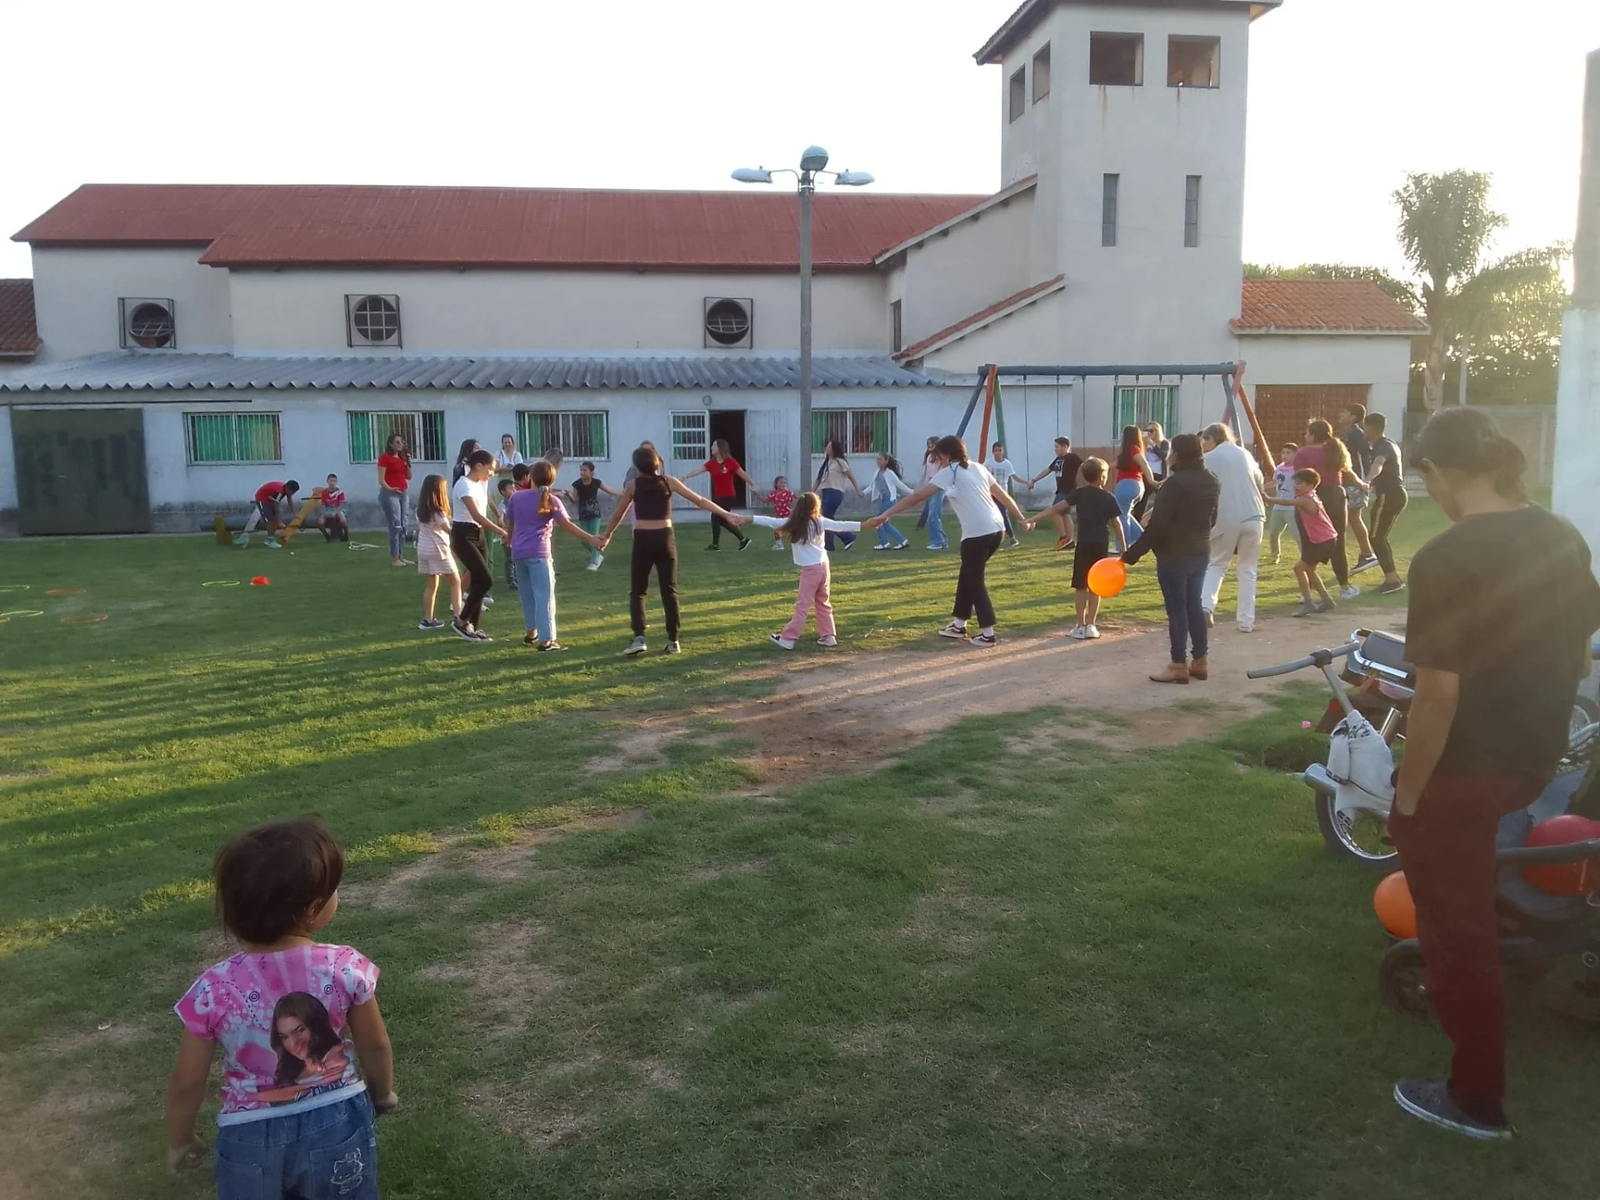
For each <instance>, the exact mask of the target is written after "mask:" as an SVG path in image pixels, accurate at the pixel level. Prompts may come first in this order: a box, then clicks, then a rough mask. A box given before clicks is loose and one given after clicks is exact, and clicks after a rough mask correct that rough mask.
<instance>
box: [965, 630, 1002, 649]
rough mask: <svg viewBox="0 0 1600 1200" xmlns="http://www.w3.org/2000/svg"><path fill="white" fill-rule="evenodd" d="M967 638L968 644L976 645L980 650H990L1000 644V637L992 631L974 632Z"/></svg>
mask: <svg viewBox="0 0 1600 1200" xmlns="http://www.w3.org/2000/svg"><path fill="white" fill-rule="evenodd" d="M967 640H968V644H969V645H973V646H976V647H977V648H978V649H980V650H992V649H994V647H996V646H998V645H999V644H1000V639H999V638H997V637H995V635H994V634H992V633H979V634H975V635H974V636H972V637H971V638H969V639H967Z"/></svg>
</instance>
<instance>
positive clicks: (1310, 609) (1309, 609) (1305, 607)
mask: <svg viewBox="0 0 1600 1200" xmlns="http://www.w3.org/2000/svg"><path fill="white" fill-rule="evenodd" d="M1321 611H1322V610H1321V609H1320V608H1318V607H1317V606H1316V605H1315V604H1313V603H1311V601H1309V600H1302V601H1301V602H1300V607H1299V608H1297V609H1295V610H1294V611H1293V612H1292V613H1290V614H1289V615H1290V616H1291V617H1314V616H1316V615H1317V614H1318V613H1319V612H1321Z"/></svg>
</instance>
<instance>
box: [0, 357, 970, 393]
mask: <svg viewBox="0 0 1600 1200" xmlns="http://www.w3.org/2000/svg"><path fill="white" fill-rule="evenodd" d="M812 380H813V382H814V384H815V386H817V387H819V388H868V387H928V386H931V385H934V384H937V383H939V382H941V380H940V379H937V378H930V377H929V376H927V375H924V374H918V373H917V372H914V371H908V370H906V369H905V368H904V367H901V366H898V365H897V364H896V363H895V362H893V361H892V360H891V359H889V358H886V357H885V358H866V357H863V358H834V357H828V356H821V357H818V358H815V359H813V360H812ZM799 385H800V361H799V359H798V358H792V357H761V358H753V357H752V358H746V357H733V356H729V357H726V358H723V357H705V358H499V357H480V358H463V357H434V356H429V355H414V354H411V355H400V356H389V357H371V358H331V357H330V358H321V357H302V358H268V357H257V356H254V355H234V354H170V353H162V352H156V353H150V352H140V351H122V352H118V353H112V354H97V355H93V356H91V357H89V358H78V359H72V360H70V361H67V362H60V363H50V364H48V365H45V366H39V367H30V368H27V369H25V370H21V371H13V372H10V373H8V374H6V375H0V392H57V391H65V392H105V391H243V390H256V389H260V390H267V389H280V390H290V389H297V388H311V389H321V388H335V389H337V388H457V389H512V390H526V389H539V388H572V389H580V388H597V389H605V390H627V389H632V388H710V389H715V388H789V387H799Z"/></svg>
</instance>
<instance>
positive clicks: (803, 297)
mask: <svg viewBox="0 0 1600 1200" xmlns="http://www.w3.org/2000/svg"><path fill="white" fill-rule="evenodd" d="M816 191H817V176H816V172H814V171H807V170H802V171H801V172H800V480H801V484H802V486H803V487H804V488H810V486H811V198H812V197H813V196H814V195H815V194H816Z"/></svg>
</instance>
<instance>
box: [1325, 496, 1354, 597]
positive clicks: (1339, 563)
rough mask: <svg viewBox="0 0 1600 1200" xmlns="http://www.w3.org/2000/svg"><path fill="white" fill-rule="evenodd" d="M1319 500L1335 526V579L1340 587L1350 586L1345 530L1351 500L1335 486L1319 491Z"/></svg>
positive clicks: (1333, 564) (1333, 563)
mask: <svg viewBox="0 0 1600 1200" xmlns="http://www.w3.org/2000/svg"><path fill="white" fill-rule="evenodd" d="M1317 499H1319V500H1321V501H1322V507H1323V508H1325V509H1327V511H1328V520H1329V521H1330V522H1331V523H1332V525H1333V533H1334V547H1333V562H1332V566H1333V577H1334V578H1335V579H1337V580H1338V581H1339V586H1340V587H1342V588H1347V587H1349V586H1350V558H1349V556H1348V555H1347V554H1345V551H1344V528H1345V523H1346V519H1347V517H1348V516H1349V508H1348V504H1349V499H1348V497H1346V496H1345V494H1344V488H1342V487H1340V486H1338V485H1337V484H1333V485H1324V486H1322V487H1319V488H1318V489H1317Z"/></svg>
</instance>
